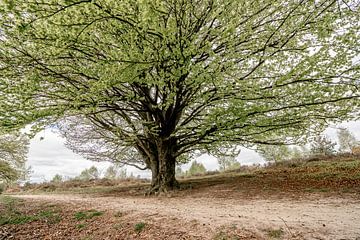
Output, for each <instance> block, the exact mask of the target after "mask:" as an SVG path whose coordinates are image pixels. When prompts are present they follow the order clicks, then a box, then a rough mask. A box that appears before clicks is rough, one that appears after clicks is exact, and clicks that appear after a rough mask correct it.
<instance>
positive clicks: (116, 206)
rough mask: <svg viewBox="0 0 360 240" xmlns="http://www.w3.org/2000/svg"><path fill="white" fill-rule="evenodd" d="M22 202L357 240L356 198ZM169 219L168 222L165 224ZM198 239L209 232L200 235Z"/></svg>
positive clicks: (359, 205) (359, 214)
mask: <svg viewBox="0 0 360 240" xmlns="http://www.w3.org/2000/svg"><path fill="white" fill-rule="evenodd" d="M18 197H20V198H24V199H33V200H40V201H52V202H60V203H71V204H75V205H78V204H86V205H89V206H93V207H96V208H99V209H104V210H114V211H126V212H129V213H130V214H132V215H134V216H137V217H139V216H141V215H143V216H146V217H149V216H150V217H151V218H154V219H157V220H159V219H162V222H164V224H166V219H169V222H168V223H169V224H174V219H178V221H179V222H178V224H179V226H180V225H181V222H197V223H198V224H199V225H200V226H206V227H204V229H211V230H213V232H215V231H216V229H219V227H221V226H236V227H237V228H241V229H246V230H249V231H251V232H254V233H256V234H257V235H260V236H264V238H267V237H266V234H265V233H266V232H267V231H269V230H270V229H274V230H276V229H280V228H281V229H282V230H283V232H284V234H283V239H331V240H333V239H354V240H360V199H355V198H349V197H341V196H337V197H330V198H329V197H326V198H319V197H313V198H312V197H307V198H302V199H299V200H294V199H291V200H290V199H271V200H266V199H251V200H245V199H219V198H216V199H215V198H201V197H199V198H194V197H190V196H189V197H181V198H180V197H147V198H145V197H144V198H142V197H93V196H79V195H76V196H72V195H19V196H18ZM171 220H172V221H171ZM202 234H203V237H204V239H208V238H210V235H211V234H208V235H207V234H206V231H204V232H203V233H202Z"/></svg>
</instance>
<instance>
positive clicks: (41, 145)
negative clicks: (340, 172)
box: [27, 122, 360, 182]
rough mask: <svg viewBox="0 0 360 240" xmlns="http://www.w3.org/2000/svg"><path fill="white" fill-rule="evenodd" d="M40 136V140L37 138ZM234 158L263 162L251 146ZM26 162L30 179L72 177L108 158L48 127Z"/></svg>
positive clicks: (102, 166)
mask: <svg viewBox="0 0 360 240" xmlns="http://www.w3.org/2000/svg"><path fill="white" fill-rule="evenodd" d="M340 126H341V127H346V128H348V129H349V130H350V131H351V132H352V133H353V134H354V135H355V137H356V138H357V139H359V140H360V122H348V123H343V124H341V125H340ZM325 134H326V135H327V136H329V137H330V138H332V139H333V140H336V127H335V126H334V127H331V128H329V129H327V131H326V132H325ZM41 139H42V140H41ZM197 161H199V162H201V163H203V164H204V165H205V167H206V169H208V170H215V169H217V168H218V164H217V161H216V159H215V158H214V157H211V156H201V157H199V158H198V159H197ZM238 161H239V162H240V163H241V164H243V165H245V164H253V163H263V162H264V160H262V159H261V157H260V156H259V155H258V154H256V153H255V152H254V151H252V150H248V149H242V151H241V153H240V155H239V157H238ZM27 165H28V166H31V168H32V174H31V177H30V181H31V182H42V181H49V180H51V179H52V177H53V176H54V175H55V174H60V175H63V176H67V177H75V176H77V175H79V174H80V172H81V171H82V170H84V169H85V168H89V167H91V166H93V165H94V166H96V167H97V168H98V169H99V170H100V171H102V172H104V171H105V170H106V168H107V167H108V166H110V165H111V164H110V163H108V162H91V161H88V160H85V159H84V158H82V157H81V156H79V155H77V154H75V153H73V152H72V151H71V150H69V149H67V148H66V147H65V146H64V139H62V138H61V137H59V136H58V135H57V134H56V133H55V132H53V131H52V130H44V131H42V132H40V133H39V134H38V135H36V137H34V138H33V139H32V140H31V144H30V149H29V154H28V162H27ZM190 165H191V163H188V164H186V165H184V166H183V169H184V170H187V169H188V168H189V167H190ZM127 172H128V173H129V174H130V173H133V175H134V176H137V175H141V176H142V177H150V173H149V172H144V171H140V170H138V169H135V168H128V169H127Z"/></svg>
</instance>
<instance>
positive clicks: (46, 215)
mask: <svg viewBox="0 0 360 240" xmlns="http://www.w3.org/2000/svg"><path fill="white" fill-rule="evenodd" d="M37 216H38V217H39V219H41V220H44V221H45V222H47V223H49V224H54V223H58V222H60V221H61V216H60V215H59V214H58V213H57V212H55V211H53V210H45V211H41V212H40V213H39V214H38V215H37Z"/></svg>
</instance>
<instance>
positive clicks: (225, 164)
mask: <svg viewBox="0 0 360 240" xmlns="http://www.w3.org/2000/svg"><path fill="white" fill-rule="evenodd" d="M218 163H219V169H220V171H227V170H233V169H237V168H240V163H239V162H238V161H237V160H236V158H235V156H221V157H218Z"/></svg>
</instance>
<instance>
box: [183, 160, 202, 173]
mask: <svg viewBox="0 0 360 240" xmlns="http://www.w3.org/2000/svg"><path fill="white" fill-rule="evenodd" d="M203 173H206V168H205V166H204V165H203V164H202V163H198V162H197V161H193V163H192V164H191V166H190V168H189V170H188V171H187V172H186V175H188V176H194V175H197V174H203Z"/></svg>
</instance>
